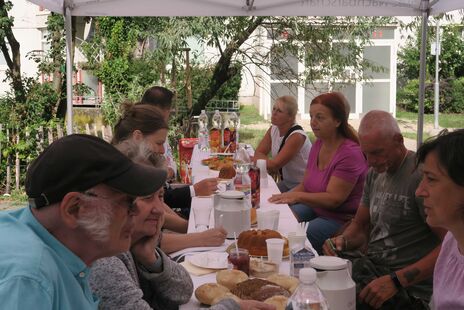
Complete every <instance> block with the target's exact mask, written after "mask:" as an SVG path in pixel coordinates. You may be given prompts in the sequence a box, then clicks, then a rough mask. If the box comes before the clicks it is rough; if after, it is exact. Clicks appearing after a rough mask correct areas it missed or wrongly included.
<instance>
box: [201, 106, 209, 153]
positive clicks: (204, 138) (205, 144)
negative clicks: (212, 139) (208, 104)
mask: <svg viewBox="0 0 464 310" xmlns="http://www.w3.org/2000/svg"><path fill="white" fill-rule="evenodd" d="M198 148H199V149H200V151H202V152H206V151H208V148H209V133H208V115H207V114H206V112H205V110H201V113H200V116H199V117H198Z"/></svg>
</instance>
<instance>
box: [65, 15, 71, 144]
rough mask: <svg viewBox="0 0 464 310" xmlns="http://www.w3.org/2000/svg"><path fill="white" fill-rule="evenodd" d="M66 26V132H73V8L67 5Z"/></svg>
mask: <svg viewBox="0 0 464 310" xmlns="http://www.w3.org/2000/svg"><path fill="white" fill-rule="evenodd" d="M64 10H65V28H66V133H67V134H68V135H70V134H72V133H73V110H72V109H73V104H72V99H73V98H72V73H73V71H72V70H73V69H72V59H73V50H72V24H71V10H70V9H69V7H67V6H66V7H65V9H64Z"/></svg>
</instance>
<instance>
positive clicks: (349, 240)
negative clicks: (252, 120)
mask: <svg viewBox="0 0 464 310" xmlns="http://www.w3.org/2000/svg"><path fill="white" fill-rule="evenodd" d="M358 134H359V140H360V145H361V149H362V151H363V153H364V154H365V155H366V157H367V161H368V164H369V166H370V170H369V172H368V175H367V177H366V182H365V185H364V192H363V197H362V199H361V203H360V206H359V208H358V211H357V213H356V216H355V218H354V219H353V221H352V223H351V224H350V225H349V226H348V227H347V228H346V230H345V231H344V232H343V234H342V235H340V236H338V237H335V238H331V239H328V240H326V242H325V243H324V246H323V251H324V253H326V254H327V255H340V256H344V257H347V258H350V259H351V260H352V262H353V279H354V280H355V282H356V286H357V287H356V288H357V293H358V298H357V309H371V308H374V309H379V308H381V309H427V303H428V301H429V300H430V296H431V293H432V273H433V268H434V266H435V261H436V259H437V257H438V254H439V251H440V247H441V240H442V238H443V237H444V234H445V232H444V231H443V230H441V229H436V228H431V227H429V226H428V225H427V223H426V221H425V213H424V208H423V205H422V200H420V199H417V198H416V197H415V196H414V192H415V190H416V188H417V186H418V185H419V182H420V179H421V175H420V172H419V171H417V169H415V153H414V152H412V151H408V150H407V149H406V147H405V146H404V141H403V136H402V134H401V132H400V129H399V127H398V124H397V122H396V120H395V119H394V118H393V117H392V116H391V115H390V114H389V113H387V112H384V111H371V112H369V113H367V114H366V115H365V116H364V118H363V119H362V121H361V124H360V126H359V132H358ZM359 249H363V251H357V252H353V251H356V250H359Z"/></svg>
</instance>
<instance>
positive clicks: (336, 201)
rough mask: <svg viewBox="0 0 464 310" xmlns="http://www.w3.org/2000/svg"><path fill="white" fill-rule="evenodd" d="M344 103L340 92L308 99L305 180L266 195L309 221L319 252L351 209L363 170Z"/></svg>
mask: <svg viewBox="0 0 464 310" xmlns="http://www.w3.org/2000/svg"><path fill="white" fill-rule="evenodd" d="M347 106H348V104H347V102H346V99H345V97H344V96H343V95H342V94H341V93H336V92H332V93H325V94H322V95H319V96H317V97H316V98H314V99H313V101H312V102H311V105H310V108H309V114H310V116H311V128H312V130H313V132H314V135H315V136H316V138H317V140H316V142H315V143H314V144H313V146H312V148H311V151H310V153H309V158H308V164H307V166H306V172H305V176H304V179H303V181H302V182H301V183H300V184H299V185H298V186H297V187H295V188H294V189H293V190H292V191H290V192H287V193H283V194H278V195H273V196H272V197H271V198H270V199H269V201H270V202H275V203H286V204H289V205H291V209H292V210H293V212H294V213H295V215H296V216H297V218H298V220H299V221H300V222H304V221H309V227H308V230H307V236H308V239H309V241H310V242H311V244H312V245H313V247H314V248H315V249H316V250H317V251H318V252H319V253H321V252H322V244H323V243H324V241H325V240H326V239H327V238H329V237H330V236H331V235H333V234H334V233H335V232H337V230H339V229H340V228H341V226H342V225H343V224H344V223H346V222H347V221H348V220H349V219H351V218H352V217H353V215H354V214H355V213H356V210H357V208H358V205H359V201H360V199H361V196H362V190H363V185H364V179H365V176H366V173H367V163H366V160H365V158H364V156H363V154H362V152H361V148H360V147H359V140H358V137H357V134H356V132H355V131H354V130H353V128H352V127H351V126H350V125H349V124H348V112H347V109H346V107H347Z"/></svg>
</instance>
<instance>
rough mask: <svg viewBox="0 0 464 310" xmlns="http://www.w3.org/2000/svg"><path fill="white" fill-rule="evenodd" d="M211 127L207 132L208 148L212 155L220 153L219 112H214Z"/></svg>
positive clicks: (220, 130)
mask: <svg viewBox="0 0 464 310" xmlns="http://www.w3.org/2000/svg"><path fill="white" fill-rule="evenodd" d="M211 125H212V126H211V129H210V131H209V147H210V149H211V152H212V153H220V152H221V151H222V149H221V147H222V116H221V114H220V113H219V110H216V111H214V115H213V119H212V121H211Z"/></svg>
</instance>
